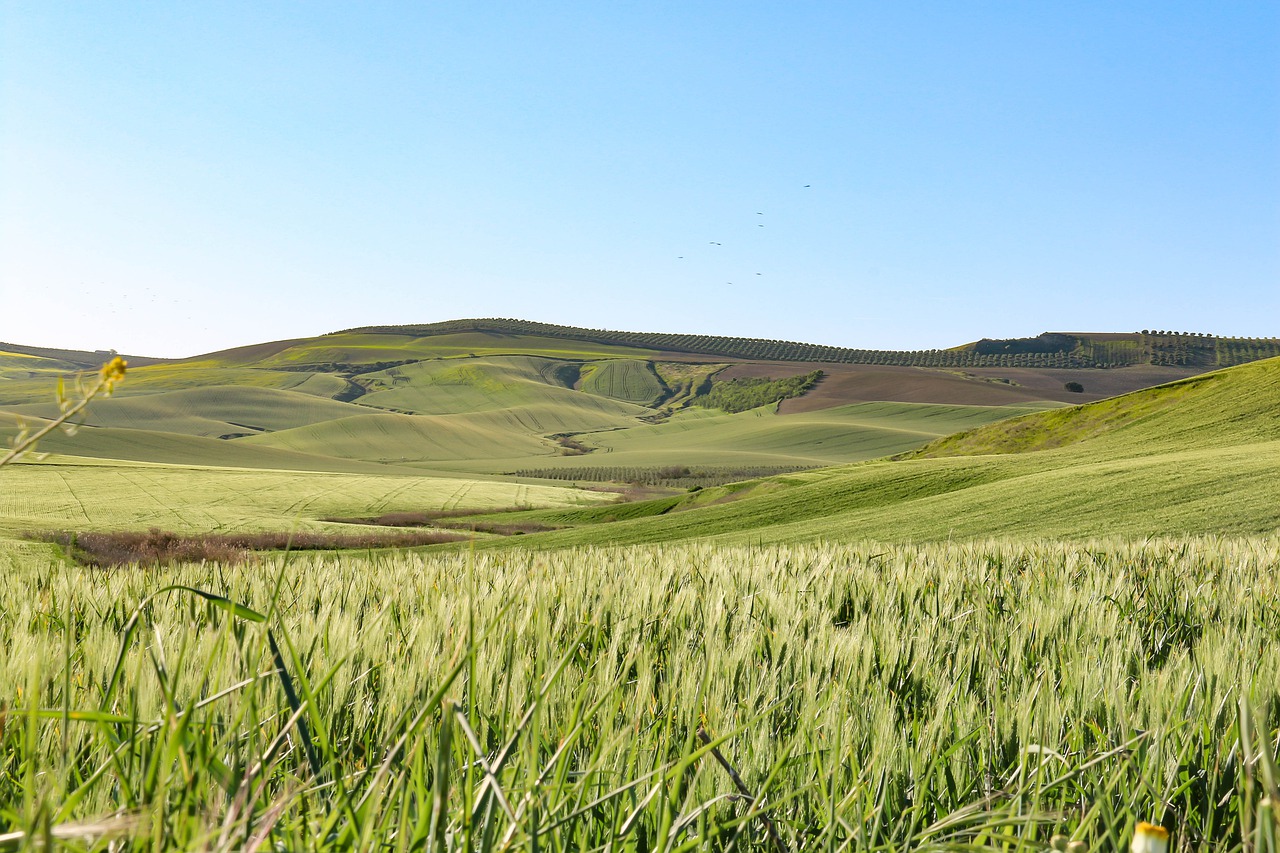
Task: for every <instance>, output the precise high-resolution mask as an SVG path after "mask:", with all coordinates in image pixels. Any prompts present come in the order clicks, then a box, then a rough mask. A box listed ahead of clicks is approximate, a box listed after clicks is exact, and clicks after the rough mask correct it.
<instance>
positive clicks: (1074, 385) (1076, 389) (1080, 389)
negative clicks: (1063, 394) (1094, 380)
mask: <svg viewBox="0 0 1280 853" xmlns="http://www.w3.org/2000/svg"><path fill="white" fill-rule="evenodd" d="M1062 387H1063V388H1066V389H1067V390H1068V391H1070V392H1071V393H1072V394H1083V393H1084V386H1083V385H1081V384H1080V383H1079V382H1068V383H1067V384H1066V385H1063V386H1062Z"/></svg>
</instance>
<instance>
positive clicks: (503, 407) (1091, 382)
mask: <svg viewBox="0 0 1280 853" xmlns="http://www.w3.org/2000/svg"><path fill="white" fill-rule="evenodd" d="M1148 337H1150V336H1148ZM1186 337H1188V339H1191V338H1194V341H1192V343H1194V344H1195V345H1196V346H1198V347H1199V349H1198V350H1196V351H1197V352H1199V353H1201V356H1203V354H1204V353H1205V352H1207V351H1208V350H1207V349H1206V347H1208V345H1209V343H1208V342H1210V341H1211V342H1213V346H1214V347H1220V348H1221V347H1226V344H1225V343H1224V342H1223V341H1224V340H1225V339H1211V338H1208V337H1207V336H1186ZM1132 338H1133V336H1125V335H1112V336H1105V335H1093V336H1086V335H1066V336H1064V335H1057V336H1041V338H1039V339H1020V340H1018V341H1012V342H1008V341H1006V342H1003V343H1002V342H993V341H980V342H978V343H976V344H973V345H966V347H967V348H960V349H959V350H957V351H963V352H970V353H972V354H976V355H977V356H982V358H987V357H988V356H990V357H993V358H994V357H997V356H999V357H1000V358H1005V357H1006V356H1007V359H1006V361H1007V362H1008V364H1007V366H996V367H982V366H965V367H957V366H955V364H948V365H946V366H922V365H920V364H916V365H915V366H912V364H913V362H912V360H911V359H896V360H897V362H899V363H858V362H856V361H854V360H852V359H854V358H855V355H851V353H855V354H856V352H861V351H839V352H836V351H835V350H832V348H822V347H815V346H812V345H800V344H797V345H794V346H793V345H790V344H786V345H785V346H784V345H783V344H785V343H786V342H763V343H761V342H759V341H755V342H752V341H749V340H747V339H736V338H735V339H722V338H714V337H707V336H687V335H685V336H682V335H644V334H641V333H626V332H606V331H599V330H594V331H593V330H581V329H573V328H571V327H561V326H548V325H545V324H534V323H525V322H522V321H456V322H451V323H444V324H434V325H432V326H405V327H386V328H373V329H357V330H350V331H346V332H337V333H333V334H329V335H322V336H318V337H315V338H303V339H293V340H286V341H277V342H270V343H263V344H257V345H253V346H247V347H240V348H236V349H233V350H226V351H222V352H218V353H209V354H205V355H200V356H196V357H192V358H189V359H181V360H147V359H141V360H139V362H138V363H137V364H135V365H134V366H131V367H130V370H129V374H128V377H127V380H126V381H125V382H124V384H123V385H122V386H121V387H120V388H119V390H118V392H117V394H116V395H115V396H114V397H112V398H110V399H102V400H98V401H95V403H94V404H93V405H92V406H91V407H90V409H89V410H88V412H87V414H86V416H85V417H84V418H83V422H82V426H81V428H80V429H79V431H78V432H77V434H75V435H74V436H68V435H63V434H60V433H59V434H56V435H53V436H50V437H49V438H48V439H47V440H46V441H45V442H44V443H43V444H42V449H43V450H45V451H49V452H53V453H56V454H60V455H61V456H60V457H59V459H60V461H62V462H64V463H66V464H68V465H72V464H75V463H76V459H77V458H78V459H80V460H86V459H98V460H103V461H112V460H114V461H117V462H119V464H120V465H121V466H122V470H125V471H126V472H132V471H133V470H134V467H136V466H137V465H139V464H142V465H147V464H150V465H160V466H165V467H170V468H175V469H181V470H197V469H198V470H202V471H204V470H220V469H222V470H230V471H236V472H244V471H254V470H256V471H259V472H261V476H263V477H267V478H277V479H279V478H282V477H283V478H284V479H285V480H288V478H290V477H301V476H303V475H304V473H305V472H314V473H316V474H318V475H319V474H323V475H353V476H354V475H359V476H366V477H375V478H376V477H385V478H386V479H387V483H388V485H387V488H388V489H391V490H395V489H401V488H402V487H403V480H404V478H414V477H419V478H420V477H424V476H426V477H434V478H439V479H446V480H450V481H452V480H456V479H458V478H462V479H463V480H474V481H477V482H480V481H485V482H496V480H495V478H500V477H504V476H505V477H506V478H508V479H509V480H511V481H512V482H515V483H522V482H523V483H531V482H536V481H538V480H541V481H543V482H544V483H546V484H547V486H548V487H549V488H552V489H553V491H551V492H547V495H548V496H550V497H549V498H548V500H547V501H546V502H545V503H550V504H558V505H564V504H566V503H573V500H571V499H568V498H565V497H563V495H562V492H561V491H555V489H556V488H558V487H559V485H562V484H563V481H565V480H579V481H583V482H590V483H599V482H600V481H609V480H613V481H617V482H619V483H626V482H642V481H643V482H648V477H649V474H654V475H655V476H656V475H657V474H659V473H661V472H663V471H668V470H671V471H678V472H680V473H679V475H678V477H682V478H684V479H683V480H679V484H680V486H681V488H684V487H685V485H688V486H697V485H699V484H704V485H706V486H708V488H705V489H703V490H702V491H701V492H697V493H688V492H682V493H679V494H677V493H675V492H674V491H672V490H671V488H670V486H671V485H672V484H668V486H667V491H666V493H665V494H666V496H665V497H662V498H661V499H658V500H657V501H656V502H639V503H634V504H632V505H630V506H627V507H626V508H621V507H617V506H613V507H606V508H580V509H573V510H557V511H554V512H552V513H551V515H548V516H546V517H545V518H543V517H541V516H539V518H540V519H541V520H542V522H545V523H549V524H553V525H556V526H565V527H570V528H573V529H569V530H562V531H559V532H556V533H549V534H538V535H537V536H536V537H535V538H534V539H532V540H530V541H531V542H533V541H537V542H544V543H545V544H547V545H560V544H575V543H581V542H598V541H617V542H631V541H637V542H639V541H659V540H663V539H667V538H681V537H688V536H698V537H703V536H713V537H719V538H724V539H726V540H730V541H760V540H773V539H778V540H788V539H793V538H839V539H856V538H867V537H871V538H893V539H901V538H938V537H944V536H947V535H952V534H954V535H965V536H971V535H987V534H991V533H994V532H998V531H1001V530H1006V529H1023V528H1026V529H1029V530H1032V531H1037V533H1036V535H1046V536H1047V535H1054V536H1057V535H1065V534H1066V533H1067V532H1069V531H1070V530H1072V529H1078V530H1081V531H1086V532H1088V533H1089V534H1092V533H1096V532H1099V523H1091V522H1090V519H1095V518H1101V517H1102V516H1101V515H1100V513H1102V511H1103V508H1106V509H1107V512H1108V513H1109V515H1108V516H1107V518H1108V519H1109V520H1108V521H1107V524H1108V525H1109V528H1108V529H1112V530H1114V531H1115V532H1123V531H1143V532H1154V533H1159V532H1161V531H1174V530H1182V529H1191V530H1206V531H1208V530H1219V529H1231V530H1241V531H1257V530H1262V529H1268V525H1269V524H1270V525H1274V512H1273V510H1270V509H1268V506H1269V504H1267V503H1266V502H1265V501H1262V500H1261V499H1260V498H1259V497H1258V495H1257V494H1255V492H1254V491H1248V490H1244V491H1242V488H1243V486H1242V484H1252V483H1262V482H1263V481H1264V479H1265V476H1266V475H1269V474H1270V473H1273V471H1272V469H1273V468H1274V467H1275V464H1276V459H1275V457H1276V445H1275V440H1276V435H1275V431H1274V417H1271V419H1270V420H1268V415H1267V412H1269V411H1274V410H1275V408H1276V398H1277V392H1276V390H1275V388H1274V384H1275V370H1276V368H1275V367H1274V365H1275V361H1274V360H1273V361H1261V362H1257V363H1254V364H1249V365H1245V366H1242V367H1238V368H1233V369H1231V370H1227V371H1218V372H1206V371H1205V368H1204V366H1203V365H1196V364H1183V365H1177V364H1166V363H1152V362H1153V361H1160V359H1158V358H1156V359H1153V358H1148V359H1147V361H1146V363H1136V364H1129V365H1127V366H1122V367H1114V368H1097V367H1094V368H1082V367H1078V366H1077V367H1072V366H1070V360H1069V359H1068V360H1067V361H1066V362H1064V364H1066V365H1067V366H1062V367H1055V366H1053V365H1052V364H1048V366H1046V365H1045V364H1040V365H1039V366H1036V363H1034V359H1024V358H1022V356H1024V355H1028V352H1022V351H1021V350H1027V349H1028V348H1029V349H1030V350H1032V352H1030V353H1029V354H1030V355H1036V352H1034V350H1035V349H1036V347H1040V348H1041V349H1046V351H1045V352H1041V353H1039V355H1042V356H1045V358H1046V359H1047V358H1048V356H1049V355H1051V354H1052V353H1051V352H1048V350H1052V348H1053V347H1055V346H1059V347H1060V346H1066V345H1067V344H1068V343H1069V344H1070V345H1071V346H1072V347H1075V348H1078V347H1080V346H1083V345H1084V344H1085V343H1088V342H1090V341H1092V342H1094V344H1097V345H1098V346H1102V345H1103V344H1106V345H1107V346H1109V347H1111V350H1113V351H1114V352H1115V353H1121V352H1134V351H1139V350H1140V349H1141V347H1142V346H1143V344H1142V343H1141V341H1139V342H1138V343H1136V344H1135V341H1134V340H1133V339H1132ZM1042 339H1043V340H1042ZM1153 340H1154V338H1153ZM1064 341H1065V343H1064ZM1082 342H1083V343H1082ZM765 344H768V345H767V346H766V345H765ZM1006 345H1007V346H1006ZM1089 345H1091V346H1092V345H1093V344H1089ZM1002 346H1003V347H1004V349H1005V350H1007V351H1003V352H997V350H999V349H1000V348H1001V347H1002ZM1188 346H1190V344H1188ZM1267 346H1269V344H1265V342H1263V343H1258V344H1257V345H1256V346H1254V347H1253V350H1252V352H1254V353H1255V354H1256V353H1261V352H1264V351H1266V348H1267ZM1135 347H1137V349H1135ZM1104 349H1105V348H1104ZM1102 351H1103V350H1098V352H1102ZM1148 351H1150V349H1149V348H1148ZM1188 351H1190V350H1188ZM1222 351H1224V352H1225V351H1226V350H1225V349H1223V350H1222ZM931 352H944V351H941V350H939V351H931ZM945 352H952V351H951V350H947V351H945ZM1054 352H1057V353H1058V354H1061V352H1062V351H1061V350H1054ZM747 353H755V354H756V356H755V357H747V355H746V354H747ZM99 356H100V354H99V353H88V352H77V351H71V350H57V351H54V350H42V349H39V348H35V347H20V346H17V345H5V348H4V352H3V353H0V437H3V436H4V435H13V434H15V433H16V432H17V431H18V430H19V429H20V427H21V426H22V425H23V424H27V425H29V426H38V425H39V424H40V423H43V422H45V421H46V420H47V419H49V418H52V417H55V416H56V415H57V412H58V407H57V404H56V402H53V401H52V400H51V398H52V393H51V392H52V390H53V385H54V383H55V381H56V377H58V376H60V375H65V374H67V373H68V372H70V371H74V370H76V369H80V368H81V367H83V366H84V365H86V364H90V365H91V364H93V363H94V360H95V359H97V358H98V357H99ZM1201 356H1197V358H1201ZM819 357H830V358H833V359H834V358H837V357H839V358H847V359H851V360H847V361H843V362H841V361H805V360H802V359H803V358H819ZM895 358H896V357H895ZM948 358H949V357H948ZM1055 358H1057V357H1056V356H1055ZM1168 360H1173V359H1168ZM1168 360H1166V361H1168ZM1184 360H1185V359H1184ZM1201 360H1203V358H1201ZM884 361H885V359H881V362H884ZM889 361H893V360H889ZM917 361H919V359H917ZM971 361H972V360H971ZM1050 361H1052V360H1050ZM1059 361H1061V359H1059ZM1116 361H1117V362H1118V361H1119V356H1118V355H1117V356H1116ZM966 363H967V362H966ZM814 371H820V374H815V375H820V378H819V379H818V381H817V384H816V385H814V386H813V387H811V388H809V389H808V390H805V391H803V392H802V393H801V392H798V391H797V392H795V393H799V394H800V395H799V396H792V397H790V398H787V399H782V400H781V401H780V402H768V403H767V404H761V405H758V406H756V407H755V408H751V409H749V410H747V411H741V412H737V413H727V412H723V411H719V410H717V409H715V408H712V407H710V405H709V403H708V401H709V400H713V399H717V397H716V396H715V394H713V393H712V392H713V391H724V390H725V389H730V388H738V389H739V391H740V392H741V393H740V394H739V396H741V394H747V397H746V399H750V396H749V394H750V392H749V391H747V390H742V389H750V388H761V387H773V386H775V385H778V386H781V384H782V383H778V382H771V381H770V380H782V379H786V378H787V377H793V376H797V375H800V374H809V373H812V372H814ZM1169 380H1174V381H1172V382H1171V383H1170V381H1169ZM1068 382H1078V383H1080V384H1081V385H1083V386H1084V389H1085V390H1084V391H1083V392H1077V391H1069V390H1067V389H1066V388H1065V387H1064V386H1065V385H1066V384H1067V383H1068ZM735 383H736V384H735ZM752 383H754V384H752ZM1159 383H1165V384H1159ZM1151 385H1157V386H1158V387H1155V388H1153V389H1151V390H1145V391H1138V392H1136V393H1134V392H1135V390H1136V389H1141V388H1146V387H1147V386H1151ZM735 393H737V392H735ZM788 393H792V392H788ZM1113 395H1119V396H1113ZM770 399H776V398H770ZM1078 401H1093V402H1091V403H1089V404H1088V405H1084V406H1082V407H1071V406H1067V405H1066V404H1067V403H1068V402H1078ZM890 455H898V456H899V457H901V458H899V459H898V460H897V461H892V462H889V461H883V457H886V456H890ZM877 459H879V460H882V461H871V460H877ZM850 463H856V464H852V466H850ZM828 466H837V467H834V468H830V467H828ZM840 466H844V467H840ZM90 467H93V468H94V470H95V471H98V472H99V475H100V473H101V472H100V470H99V469H100V468H101V466H100V465H98V466H90ZM56 468H58V466H57V465H55V466H49V470H54V469H56ZM807 469H822V470H807ZM66 470H74V471H81V472H82V471H83V470H86V469H85V468H84V467H83V466H82V467H81V468H68V469H66ZM289 472H293V473H289ZM750 472H756V473H755V474H751V473H750ZM772 472H789V473H786V474H785V475H784V476H780V477H775V478H772V479H767V480H764V481H758V482H748V483H746V484H735V485H728V486H721V485H719V484H721V483H725V482H727V481H728V480H730V479H734V478H736V477H739V476H759V475H761V474H764V473H772ZM77 476H79V475H78V474H77ZM130 476H132V474H130ZM201 476H205V475H203V474H202V475H201ZM237 476H240V475H239V474H237ZM552 480H554V481H556V485H553V484H552V482H550V481H552ZM84 482H85V483H90V482H105V480H103V478H102V477H101V476H97V477H96V478H88V479H86V480H85V481H84ZM273 482H274V481H273ZM299 482H300V483H301V482H303V481H302V480H299ZM1104 482H1105V483H1111V484H1113V487H1110V488H1108V489H1107V490H1105V491H1104V492H1103V493H1100V494H1096V495H1095V494H1094V488H1093V484H1095V483H1104ZM397 483H398V484H399V485H396V484H397ZM1178 484H1181V485H1178ZM1250 488H1253V487H1250ZM1258 488H1260V486H1259V487H1258ZM85 490H87V491H85ZM409 492H412V490H409ZM409 492H406V493H409ZM363 493H364V492H360V494H363ZM1223 493H1231V494H1232V495H1233V497H1234V499H1235V500H1234V502H1233V504H1232V511H1231V512H1230V513H1227V512H1226V510H1224V509H1223V508H1222V507H1221V506H1218V507H1216V508H1215V507H1214V504H1213V501H1212V499H1210V498H1208V497H1206V498H1204V506H1201V505H1200V503H1198V501H1200V500H1201V499H1200V498H1198V497H1195V496H1196V495H1205V496H1210V495H1220V494H1223ZM174 494H178V492H174ZM432 494H434V492H433V493H432ZM563 494H573V492H566V493H563ZM577 494H583V493H582V492H577ZM558 495H559V496H560V497H555V496H558ZM1082 495H1090V496H1091V497H1089V498H1088V499H1083V500H1082V499H1081V497H1080V496H1082ZM1174 498H1176V499H1174ZM103 499H106V500H111V499H112V498H110V496H109V495H107V496H106V497H104V495H103V494H99V493H98V492H96V491H94V490H93V489H92V488H90V487H89V486H88V485H86V486H84V490H82V493H80V494H79V495H78V500H80V501H81V502H82V503H83V502H86V501H87V502H90V503H92V502H95V501H98V500H103ZM584 499H585V500H587V501H588V502H596V503H598V502H599V501H600V500H601V497H600V496H599V495H586V496H585V498H584ZM1047 502H1048V503H1047ZM1117 502H1119V503H1117ZM1049 503H1051V504H1052V507H1053V508H1052V510H1051V511H1050V510H1046V506H1048V505H1049ZM179 504H181V501H179ZM489 505H490V506H493V505H494V504H492V503H490V504H489ZM345 506H346V509H345V511H346V512H347V513H348V514H349V515H355V516H358V515H361V514H362V513H363V512H364V511H365V510H368V508H363V509H362V507H360V506H359V500H358V499H356V500H354V501H349V502H347V504H346V505H345ZM1124 507H1130V509H1129V510H1124V511H1122V510H1123V509H1124ZM1138 507H1142V508H1143V512H1142V513H1139V511H1138ZM1206 507H1208V509H1206ZM176 511H179V512H180V511H181V508H180V506H179V507H178V509H177V510H176ZM143 515H145V513H142V514H139V515H138V519H139V521H138V523H141V519H142V518H143ZM300 518H301V519H303V520H306V519H307V518H308V516H306V514H305V513H303V515H302V516H300ZM1206 519H1207V520H1206ZM606 520H609V521H608V523H603V522H605V521H606ZM311 521H315V519H314V518H312V519H311Z"/></svg>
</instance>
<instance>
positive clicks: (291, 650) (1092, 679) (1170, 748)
mask: <svg viewBox="0 0 1280 853" xmlns="http://www.w3.org/2000/svg"><path fill="white" fill-rule="evenodd" d="M1278 566H1280V542H1277V540H1275V539H1274V538H1269V539H1230V540H1224V539H1186V538H1182V539H1175V540H1160V541H1150V542H1147V543H1133V542H1121V541H1116V540H1098V541H1092V542H1088V543H1082V544H1079V545H1064V544H1034V543H1027V544H1019V543H1012V542H983V543H971V544H964V545H944V544H938V545H929V546H886V545H858V546H831V545H812V544H811V545H798V546H786V547H775V548H759V547H752V548H724V547H707V546H692V547H690V546H674V547H673V546H663V547H660V548H632V549H623V550H604V549H586V550H575V551H563V552H556V553H533V552H527V551H520V552H514V553H510V554H502V555H476V556H474V557H468V556H466V555H458V556H448V555H445V556H435V557H427V558H419V557H416V556H410V555H405V556H395V555H378V556H368V557H352V556H345V557H342V558H336V557H333V556H307V555H294V556H292V557H290V558H288V560H287V561H286V560H285V559H284V558H272V557H267V558H265V563H264V565H262V566H258V567H253V568H249V567H234V566H217V567H214V566H196V565H192V566H180V567H174V568H169V569H156V570H133V571H116V572H91V571H86V570H81V569H69V568H68V567H66V566H63V565H61V564H58V563H56V562H48V561H46V562H41V561H32V560H30V559H23V560H19V561H17V562H16V563H14V564H11V565H10V566H9V568H8V570H7V571H6V572H5V573H4V575H3V581H0V629H2V630H3V633H4V636H5V639H6V646H7V649H8V654H6V655H5V657H4V658H3V660H0V696H3V697H8V699H7V700H6V702H7V707H6V709H5V710H4V711H3V712H2V713H3V715H4V716H3V720H4V723H3V726H2V728H0V744H2V745H3V748H2V749H0V845H4V846H7V847H12V846H18V845H22V844H35V843H37V839H41V838H58V837H63V838H65V837H66V836H68V835H71V834H77V835H78V837H80V838H81V840H80V841H79V842H78V844H79V845H81V848H82V849H94V850H106V849H108V848H109V849H112V850H142V849H150V850H155V849H188V848H190V849H195V848H199V849H228V850H229V849H245V848H256V847H258V846H259V845H261V846H266V847H272V848H277V849H290V850H337V849H368V850H373V849H393V850H409V849H423V848H426V849H433V850H445V849H468V850H498V849H534V848H537V849H552V850H556V849H576V850H591V849H600V850H606V849H613V850H637V849H645V850H659V849H662V850H692V849H726V848H729V849H739V850H770V851H776V850H777V849H779V845H778V842H780V844H781V846H782V847H785V848H786V849H791V850H801V849H803V850H875V851H880V850H883V851H888V850H904V849H913V850H959V849H965V850H1005V851H1013V850H1028V851H1030V850H1037V851H1039V850H1043V849H1045V848H1046V847H1047V845H1048V841H1049V838H1050V836H1052V835H1055V834H1063V835H1066V836H1067V837H1070V838H1074V839H1079V840H1082V841H1085V842H1086V843H1087V845H1088V849H1098V850H1119V849H1123V848H1125V847H1126V846H1127V840H1128V837H1129V835H1130V834H1131V832H1132V830H1133V827H1134V825H1135V823H1136V822H1137V821H1138V820H1149V821H1152V822H1155V823H1158V824H1163V825H1164V826H1166V827H1168V828H1169V829H1171V830H1172V832H1173V837H1174V839H1175V844H1176V845H1178V846H1177V848H1176V849H1178V850H1187V851H1210V850H1212V851H1240V852H1241V853H1243V852H1244V851H1246V850H1249V851H1253V850H1262V849H1272V848H1268V847H1267V846H1266V838H1265V836H1264V835H1263V833H1265V832H1266V831H1267V820H1266V813H1265V809H1263V810H1262V811H1260V808H1262V807H1261V806H1260V803H1261V801H1262V800H1263V799H1264V797H1266V796H1270V797H1272V798H1274V797H1276V791H1275V771H1274V766H1273V762H1272V760H1271V758H1270V757H1271V756H1272V755H1273V744H1272V739H1273V738H1274V737H1275V736H1276V734H1277V725H1278V724H1280V694H1278V693H1277V687H1276V685H1277V684H1280V656H1278V655H1277V654H1276V653H1275V651H1274V645H1275V638H1276V636H1278V635H1280V609H1277V608H1276V607H1274V601H1275V600H1276V599H1277V598H1280V587H1277V585H1276V584H1277V580H1276V579H1277V577H1280V573H1278V572H1277V571H1276V569H1277V567H1278ZM1241 589H1248V590H1251V593H1252V594H1250V595H1239V594H1238V592H1237V591H1238V590H1241ZM194 590H199V591H198V592H196V591H194ZM704 732H705V733H706V738H707V740H705V741H704V740H703V737H702V734H703V733H704ZM713 747H714V749H715V753H713V752H712V748H713ZM717 757H718V758H720V759H723V761H724V764H721V763H720V761H719V760H717ZM725 765H728V767H729V768H731V769H732V775H731V774H730V772H728V771H727V770H726V769H725ZM739 785H741V787H739ZM744 791H745V793H744ZM1272 801H1273V802H1274V799H1273V800H1272ZM765 818H767V822H766V820H765ZM771 833H775V834H776V839H777V841H775V840H774V837H773V835H771ZM68 843H69V842H68Z"/></svg>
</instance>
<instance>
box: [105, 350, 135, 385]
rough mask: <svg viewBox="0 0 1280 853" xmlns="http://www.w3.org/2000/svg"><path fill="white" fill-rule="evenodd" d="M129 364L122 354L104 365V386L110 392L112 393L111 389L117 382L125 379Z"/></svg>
mask: <svg viewBox="0 0 1280 853" xmlns="http://www.w3.org/2000/svg"><path fill="white" fill-rule="evenodd" d="M128 366H129V363H128V362H127V361H125V360H124V359H123V358H121V357H120V356H116V357H115V358H113V359H111V360H110V361H108V362H107V363H106V364H104V365H102V387H103V388H105V389H106V391H107V393H108V394H110V393H111V389H112V388H114V387H115V384H116V383H117V382H119V381H121V380H122V379H124V371H125V368H127V367H128Z"/></svg>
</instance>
